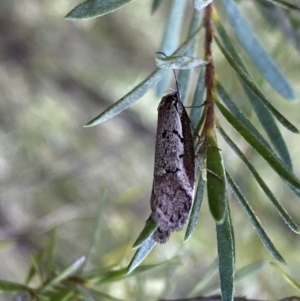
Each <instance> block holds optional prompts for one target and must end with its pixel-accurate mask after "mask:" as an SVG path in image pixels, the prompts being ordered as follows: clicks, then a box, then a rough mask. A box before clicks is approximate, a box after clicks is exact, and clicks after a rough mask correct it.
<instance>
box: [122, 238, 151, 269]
mask: <svg viewBox="0 0 300 301" xmlns="http://www.w3.org/2000/svg"><path fill="white" fill-rule="evenodd" d="M155 245H156V241H155V240H153V239H152V238H151V237H150V238H148V239H147V240H146V241H145V242H144V243H143V245H142V246H140V247H139V249H138V250H137V251H136V252H135V254H134V256H133V258H132V259H131V261H130V263H129V265H128V267H127V271H126V273H127V274H129V273H131V272H132V271H133V270H134V269H135V268H136V267H137V266H139V265H140V264H141V262H142V261H143V260H144V259H145V258H146V257H147V255H148V254H149V253H150V252H151V250H152V249H153V248H154V246H155Z"/></svg>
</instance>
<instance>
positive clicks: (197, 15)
mask: <svg viewBox="0 0 300 301" xmlns="http://www.w3.org/2000/svg"><path fill="white" fill-rule="evenodd" d="M201 20H202V12H201V11H198V10H195V9H194V12H193V16H192V19H191V22H190V26H189V32H188V37H191V36H192V35H193V34H194V32H195V31H196V30H197V28H199V26H200V25H201ZM198 44H199V43H196V40H195V41H194V43H193V45H192V46H191V47H190V48H189V49H188V51H187V52H186V55H187V56H194V55H195V53H196V52H197V47H198ZM201 70H202V69H201ZM190 75H191V70H189V69H187V70H180V71H179V72H178V81H179V83H180V94H181V101H182V103H184V104H185V103H186V97H187V96H188V87H189V82H190Z"/></svg>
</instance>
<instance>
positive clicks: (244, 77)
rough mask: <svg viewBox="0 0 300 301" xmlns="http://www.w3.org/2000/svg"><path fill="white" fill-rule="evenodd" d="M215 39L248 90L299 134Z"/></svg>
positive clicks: (277, 117) (276, 116) (282, 122)
mask: <svg viewBox="0 0 300 301" xmlns="http://www.w3.org/2000/svg"><path fill="white" fill-rule="evenodd" d="M215 41H216V43H217V45H218V47H219V49H220V50H221V52H222V53H223V55H224V56H225V58H226V60H227V61H228V63H229V64H230V65H231V67H232V68H233V69H234V70H235V71H236V73H237V74H238V75H239V76H240V78H241V79H242V80H243V82H244V83H245V85H246V86H247V87H248V88H249V89H250V91H251V92H252V93H253V94H255V96H257V99H259V100H260V101H261V102H262V103H263V104H264V106H265V107H267V108H268V109H269V110H270V112H271V113H272V114H273V116H274V117H275V118H276V119H277V120H278V121H279V122H280V123H281V124H282V125H283V126H284V127H285V128H287V129H288V130H289V131H291V132H293V133H296V134H299V130H298V129H297V128H296V127H295V126H294V125H293V124H292V123H290V122H289V121H288V120H287V119H286V118H285V117H284V116H283V115H282V114H281V113H280V112H279V111H278V110H277V109H275V107H274V106H273V105H271V103H270V102H269V101H268V100H267V99H266V97H265V96H264V95H263V94H262V92H261V91H260V90H259V89H258V87H257V86H256V84H255V83H254V82H253V81H252V80H251V78H250V77H249V76H248V75H247V74H246V73H245V72H244V71H243V70H242V68H241V67H240V66H239V65H238V64H237V63H236V62H235V60H234V58H233V57H232V56H231V55H230V54H229V52H228V51H227V50H226V49H225V48H224V47H223V46H222V44H221V43H220V41H219V39H218V38H217V37H215Z"/></svg>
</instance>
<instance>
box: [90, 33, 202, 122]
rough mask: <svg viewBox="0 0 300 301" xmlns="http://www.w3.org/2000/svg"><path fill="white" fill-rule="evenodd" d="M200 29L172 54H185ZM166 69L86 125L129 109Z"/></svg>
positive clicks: (154, 74)
mask: <svg viewBox="0 0 300 301" xmlns="http://www.w3.org/2000/svg"><path fill="white" fill-rule="evenodd" d="M199 30H200V28H198V30H196V32H195V33H194V35H193V36H192V37H190V38H189V39H188V40H187V41H186V42H185V43H183V44H182V45H181V46H180V47H179V48H178V49H177V50H176V51H175V52H174V53H173V54H172V55H175V56H176V55H182V54H184V53H185V52H186V51H187V50H188V49H189V47H190V46H191V45H192V43H193V42H194V38H195V37H196V36H197V33H198V31H199ZM166 72H167V71H166V70H163V69H156V70H155V71H154V72H153V73H152V74H151V75H150V76H149V77H148V78H146V79H145V80H144V81H143V82H142V83H140V84H139V85H138V86H136V87H135V88H134V89H133V90H131V91H130V92H129V93H128V94H127V95H125V96H124V97H122V98H121V99H120V100H119V101H117V102H116V103H114V104H113V105H111V106H110V107H109V108H107V109H106V110H105V111H104V112H102V113H101V114H100V115H98V116H97V117H95V118H94V119H93V120H91V121H90V122H88V123H87V124H86V125H85V126H86V127H91V126H95V125H97V124H99V123H101V122H104V121H106V120H108V119H110V118H112V117H114V116H115V115H117V114H119V113H121V112H122V111H123V110H125V109H127V108H128V107H129V106H130V105H132V104H133V103H135V102H136V101H137V100H139V99H140V98H141V97H142V96H143V95H145V94H146V93H147V92H148V90H150V89H151V88H152V87H153V86H154V85H156V84H157V82H158V81H159V80H160V79H161V78H162V77H163V76H164V75H165V74H166Z"/></svg>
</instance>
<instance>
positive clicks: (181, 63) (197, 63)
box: [156, 56, 207, 69]
mask: <svg viewBox="0 0 300 301" xmlns="http://www.w3.org/2000/svg"><path fill="white" fill-rule="evenodd" d="M205 65H207V62H206V61H203V60H201V59H197V58H195V57H192V56H169V57H167V58H156V66H157V67H158V68H161V69H193V68H197V67H201V66H205Z"/></svg>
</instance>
